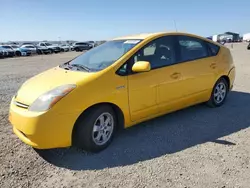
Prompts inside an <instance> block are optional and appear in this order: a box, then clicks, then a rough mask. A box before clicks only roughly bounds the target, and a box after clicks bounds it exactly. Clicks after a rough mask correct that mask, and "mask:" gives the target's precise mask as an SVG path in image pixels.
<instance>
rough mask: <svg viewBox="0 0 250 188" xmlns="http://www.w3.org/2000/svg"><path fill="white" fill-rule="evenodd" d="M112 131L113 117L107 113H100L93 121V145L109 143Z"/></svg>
mask: <svg viewBox="0 0 250 188" xmlns="http://www.w3.org/2000/svg"><path fill="white" fill-rule="evenodd" d="M113 129H114V119H113V116H112V115H111V114H110V113H108V112H105V113H102V114H101V115H100V116H99V117H98V118H97V119H96V121H95V124H94V127H93V132H92V138H93V141H94V142H95V144H97V145H103V144H105V143H107V142H108V141H109V139H110V138H111V136H112V133H113Z"/></svg>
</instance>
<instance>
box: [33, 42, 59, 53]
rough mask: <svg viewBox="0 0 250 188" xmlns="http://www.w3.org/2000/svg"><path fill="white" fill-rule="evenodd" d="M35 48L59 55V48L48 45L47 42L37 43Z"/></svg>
mask: <svg viewBox="0 0 250 188" xmlns="http://www.w3.org/2000/svg"><path fill="white" fill-rule="evenodd" d="M37 46H38V47H43V48H47V49H48V51H49V52H50V53H59V52H61V48H60V47H59V46H57V45H53V44H50V43H48V42H39V43H38V44H37Z"/></svg>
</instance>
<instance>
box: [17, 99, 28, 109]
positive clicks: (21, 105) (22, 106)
mask: <svg viewBox="0 0 250 188" xmlns="http://www.w3.org/2000/svg"><path fill="white" fill-rule="evenodd" d="M15 105H16V106H18V107H20V108H24V109H28V108H29V105H27V104H23V103H20V102H17V101H15Z"/></svg>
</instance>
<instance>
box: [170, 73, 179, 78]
mask: <svg viewBox="0 0 250 188" xmlns="http://www.w3.org/2000/svg"><path fill="white" fill-rule="evenodd" d="M180 75H181V74H180V73H178V72H175V73H173V74H171V78H173V79H177V78H179V77H180Z"/></svg>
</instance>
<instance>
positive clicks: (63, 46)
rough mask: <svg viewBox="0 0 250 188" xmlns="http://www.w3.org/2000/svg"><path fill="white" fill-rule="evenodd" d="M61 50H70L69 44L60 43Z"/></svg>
mask: <svg viewBox="0 0 250 188" xmlns="http://www.w3.org/2000/svg"><path fill="white" fill-rule="evenodd" d="M60 48H61V52H68V51H69V50H70V46H69V45H67V44H62V45H60Z"/></svg>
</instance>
